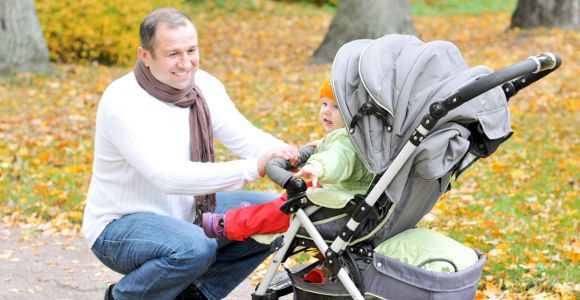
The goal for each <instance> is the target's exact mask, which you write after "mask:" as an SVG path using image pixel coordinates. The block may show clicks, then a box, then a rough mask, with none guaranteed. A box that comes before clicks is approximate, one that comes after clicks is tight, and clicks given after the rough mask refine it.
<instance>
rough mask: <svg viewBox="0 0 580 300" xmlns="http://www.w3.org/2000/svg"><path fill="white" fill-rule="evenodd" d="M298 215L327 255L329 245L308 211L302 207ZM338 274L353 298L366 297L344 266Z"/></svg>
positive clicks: (321, 251)
mask: <svg viewBox="0 0 580 300" xmlns="http://www.w3.org/2000/svg"><path fill="white" fill-rule="evenodd" d="M296 217H298V218H299V219H300V221H302V226H303V227H304V229H306V232H308V234H309V235H310V237H311V238H312V241H314V244H316V247H317V248H318V249H319V250H320V253H322V254H323V255H325V253H326V250H328V245H327V244H326V242H325V241H324V238H323V237H322V235H320V233H319V232H318V230H316V227H314V224H312V221H310V219H309V218H308V216H307V215H306V213H305V212H304V211H303V210H302V209H299V210H298V211H297V212H296ZM336 275H337V277H338V279H339V280H340V282H342V285H344V287H345V288H346V290H347V291H348V293H349V294H350V295H351V296H352V298H353V299H360V300H363V299H364V297H363V296H362V294H361V293H360V291H359V290H358V288H357V287H356V285H355V284H354V282H353V281H352V279H351V278H350V277H349V276H348V273H346V271H345V270H344V268H341V269H340V271H339V272H338V274H336Z"/></svg>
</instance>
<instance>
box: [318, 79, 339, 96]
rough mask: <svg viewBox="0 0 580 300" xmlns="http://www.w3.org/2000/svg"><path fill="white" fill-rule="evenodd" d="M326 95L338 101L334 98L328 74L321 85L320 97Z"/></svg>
mask: <svg viewBox="0 0 580 300" xmlns="http://www.w3.org/2000/svg"><path fill="white" fill-rule="evenodd" d="M324 97H326V98H328V99H330V100H332V101H336V100H335V99H334V93H333V92H332V86H331V85H330V76H326V78H325V79H324V81H323V82H322V86H320V99H322V98H324Z"/></svg>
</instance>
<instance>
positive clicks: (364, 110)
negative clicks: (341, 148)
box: [348, 102, 393, 134]
mask: <svg viewBox="0 0 580 300" xmlns="http://www.w3.org/2000/svg"><path fill="white" fill-rule="evenodd" d="M364 115H374V116H375V117H377V118H378V119H379V120H381V121H382V122H383V124H384V125H385V126H386V127H387V131H388V132H391V131H393V126H392V125H391V123H390V122H389V119H388V118H387V114H386V113H385V111H384V110H382V109H381V108H380V107H378V106H377V105H374V104H372V103H371V102H366V103H364V104H363V105H362V106H361V107H360V108H359V110H358V112H357V113H356V115H354V116H353V117H352V120H351V121H350V125H348V132H350V133H351V134H353V133H354V129H355V127H356V124H357V123H358V121H359V120H360V119H361V118H362V117H363V116H364Z"/></svg>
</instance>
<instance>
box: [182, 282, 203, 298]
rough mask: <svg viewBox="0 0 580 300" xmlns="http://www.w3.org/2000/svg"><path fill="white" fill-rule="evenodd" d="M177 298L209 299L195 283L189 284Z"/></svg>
mask: <svg viewBox="0 0 580 300" xmlns="http://www.w3.org/2000/svg"><path fill="white" fill-rule="evenodd" d="M175 300H207V298H206V297H205V295H204V294H203V293H202V292H201V291H200V290H199V289H198V288H197V286H195V285H194V284H193V283H192V284H190V285H188V286H187V287H186V288H185V290H183V292H181V294H179V295H177V297H176V298H175Z"/></svg>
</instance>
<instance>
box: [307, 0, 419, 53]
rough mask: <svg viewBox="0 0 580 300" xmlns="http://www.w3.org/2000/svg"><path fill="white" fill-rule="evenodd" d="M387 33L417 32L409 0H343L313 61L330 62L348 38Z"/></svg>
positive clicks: (373, 37) (361, 37)
mask: <svg viewBox="0 0 580 300" xmlns="http://www.w3.org/2000/svg"><path fill="white" fill-rule="evenodd" d="M387 33H404V34H415V27H414V26H413V20H412V19H411V8H410V7H409V3H408V2H407V0H342V1H341V2H340V5H339V6H338V8H337V9H336V15H335V16H334V19H333V20H332V23H331V24H330V27H329V29H328V32H327V33H326V36H325V37H324V40H323V41H322V43H321V44H320V46H318V49H316V51H315V52H314V55H313V57H312V61H313V62H314V63H317V64H324V63H331V62H332V60H333V59H334V56H335V55H336V52H337V51H338V49H339V48H340V47H341V46H342V45H344V44H346V43H347V42H350V41H352V40H356V39H367V38H368V39H376V38H379V37H381V36H383V35H385V34H387Z"/></svg>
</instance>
